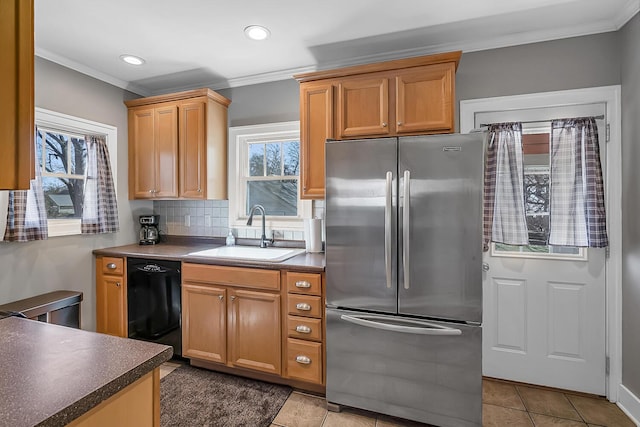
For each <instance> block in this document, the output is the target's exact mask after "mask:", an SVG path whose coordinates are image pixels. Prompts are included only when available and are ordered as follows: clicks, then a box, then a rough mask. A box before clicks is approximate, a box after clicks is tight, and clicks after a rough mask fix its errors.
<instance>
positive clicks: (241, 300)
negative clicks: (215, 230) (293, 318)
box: [228, 289, 282, 375]
mask: <svg viewBox="0 0 640 427" xmlns="http://www.w3.org/2000/svg"><path fill="white" fill-rule="evenodd" d="M229 299H230V302H229V322H230V324H229V335H228V339H229V356H230V360H229V362H230V363H231V364H232V365H233V366H236V367H241V368H247V369H253V370H257V371H262V372H268V373H270V374H277V375H279V374H280V372H281V345H282V343H281V341H280V337H281V333H280V331H281V326H280V295H278V294H272V293H267V292H254V291H245V290H239V289H238V290H236V289H229Z"/></svg>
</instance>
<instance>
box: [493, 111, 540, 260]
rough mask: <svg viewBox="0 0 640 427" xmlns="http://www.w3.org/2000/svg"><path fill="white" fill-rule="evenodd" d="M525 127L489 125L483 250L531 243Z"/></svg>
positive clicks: (505, 124)
mask: <svg viewBox="0 0 640 427" xmlns="http://www.w3.org/2000/svg"><path fill="white" fill-rule="evenodd" d="M523 156H524V155H523V151H522V124H521V123H497V124H492V125H490V126H489V130H488V133H487V153H486V163H485V173H484V219H483V249H484V250H485V251H487V250H489V243H490V242H491V241H493V242H499V243H506V244H509V245H527V244H529V235H528V232H527V220H526V217H525V205H524V162H523Z"/></svg>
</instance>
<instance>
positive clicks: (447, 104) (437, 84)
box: [395, 62, 455, 134]
mask: <svg viewBox="0 0 640 427" xmlns="http://www.w3.org/2000/svg"><path fill="white" fill-rule="evenodd" d="M454 79H455V63H452V62H449V63H446V64H436V65H428V66H424V67H416V68H412V69H408V70H403V71H399V72H398V74H397V75H396V76H395V84H396V102H395V107H396V133H398V134H405V133H416V132H453V128H454V105H453V103H454V88H453V82H454Z"/></svg>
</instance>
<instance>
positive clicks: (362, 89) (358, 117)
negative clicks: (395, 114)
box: [337, 76, 390, 139]
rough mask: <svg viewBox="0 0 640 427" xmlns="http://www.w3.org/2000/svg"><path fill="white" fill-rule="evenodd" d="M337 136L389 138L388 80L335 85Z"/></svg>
mask: <svg viewBox="0 0 640 427" xmlns="http://www.w3.org/2000/svg"><path fill="white" fill-rule="evenodd" d="M337 116H338V123H337V125H338V136H339V138H340V139H342V138H353V137H366V136H373V135H375V136H385V135H389V133H390V131H389V80H388V79H387V78H386V77H376V78H371V77H369V76H363V77H351V78H346V79H344V80H343V81H340V82H339V83H338V108H337Z"/></svg>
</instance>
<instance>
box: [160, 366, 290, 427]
mask: <svg viewBox="0 0 640 427" xmlns="http://www.w3.org/2000/svg"><path fill="white" fill-rule="evenodd" d="M289 394H291V388H290V387H287V386H282V385H277V384H270V383H266V382H262V381H256V380H251V379H247V378H242V377H236V376H234V375H226V374H221V373H219V372H213V371H209V370H206V369H199V368H194V367H191V366H188V365H184V366H181V367H179V368H178V369H176V370H175V371H173V372H171V373H170V374H169V375H167V376H166V377H164V378H163V379H162V380H160V426H161V427H182V426H184V427H187V426H189V427H191V426H203V427H204V426H209V427H217V426H221V427H222V426H224V427H236V426H237V427H240V426H242V427H244V426H252V427H253V426H256V427H257V426H269V425H270V424H271V421H272V420H273V419H274V418H275V417H276V415H277V414H278V411H280V408H281V407H282V405H284V402H285V401H286V400H287V397H289Z"/></svg>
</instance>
